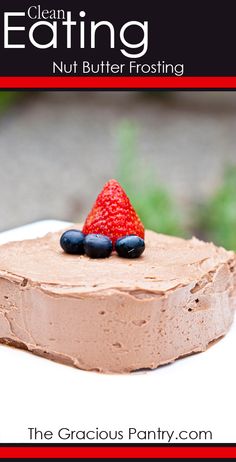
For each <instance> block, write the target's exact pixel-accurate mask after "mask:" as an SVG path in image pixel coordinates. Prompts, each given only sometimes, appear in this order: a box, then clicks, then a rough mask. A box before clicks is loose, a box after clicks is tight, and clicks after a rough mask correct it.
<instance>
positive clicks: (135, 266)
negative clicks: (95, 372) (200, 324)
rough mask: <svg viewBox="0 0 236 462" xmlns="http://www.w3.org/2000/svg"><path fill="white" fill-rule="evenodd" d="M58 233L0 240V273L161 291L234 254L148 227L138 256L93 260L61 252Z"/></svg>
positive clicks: (79, 285) (69, 289) (87, 288)
mask: <svg viewBox="0 0 236 462" xmlns="http://www.w3.org/2000/svg"><path fill="white" fill-rule="evenodd" d="M75 227H76V228H79V226H78V225H75ZM61 234H62V231H61V232H56V233H49V234H47V235H46V236H44V237H43V238H38V239H32V240H25V241H17V242H10V243H7V244H4V245H1V246H0V276H3V277H5V278H8V279H13V280H14V279H18V278H19V277H20V278H23V279H26V280H28V282H29V283H30V284H33V285H39V286H41V287H43V288H44V289H47V288H48V289H49V290H50V291H51V292H54V293H58V294H63V293H66V294H69V293H71V294H74V293H81V294H82V293H88V292H89V293H93V292H98V291H104V290H106V291H107V290H112V289H117V290H124V291H129V290H130V291H135V290H137V291H138V290H142V291H147V292H154V293H160V294H162V293H165V292H166V291H169V290H172V289H174V288H176V287H178V286H184V285H187V284H189V283H193V285H194V281H198V280H199V279H201V278H202V277H204V275H206V274H207V273H209V272H210V271H215V270H216V268H217V267H218V266H219V265H221V264H222V263H225V262H228V261H230V260H233V259H234V253H233V252H228V251H226V250H225V249H223V248H220V247H216V246H215V245H213V244H212V243H205V242H202V241H199V240H197V239H196V238H192V239H190V240H185V239H181V238H177V237H171V236H166V235H162V234H157V233H155V232H152V231H146V235H145V241H146V250H145V252H144V253H143V255H142V256H141V257H140V258H138V259H133V260H132V259H124V258H120V257H118V256H117V255H116V254H115V253H114V254H112V256H111V257H110V258H106V259H96V260H94V259H90V258H88V257H86V256H79V255H68V254H65V253H64V252H63V250H62V249H61V247H60V243H59V241H60V236H61ZM26 283H27V281H26Z"/></svg>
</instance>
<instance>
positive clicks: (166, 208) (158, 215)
mask: <svg viewBox="0 0 236 462" xmlns="http://www.w3.org/2000/svg"><path fill="white" fill-rule="evenodd" d="M119 148H120V157H119V164H118V176H117V177H118V180H119V181H120V183H121V185H122V186H123V188H124V189H125V191H126V192H127V194H128V196H129V198H130V200H131V202H132V204H133V206H134V208H135V210H136V211H137V213H138V215H139V217H140V218H141V220H142V222H143V223H144V226H145V227H146V228H148V229H152V230H153V231H158V232H159V233H165V234H170V235H175V236H184V235H185V234H186V233H185V232H184V229H183V226H182V224H181V217H180V212H179V210H178V208H177V206H176V204H175V203H174V201H173V200H172V197H171V195H170V194H169V192H168V190H167V189H166V188H164V187H163V186H162V185H161V184H159V182H158V181H157V178H156V175H154V174H153V171H152V166H149V165H147V163H146V162H144V161H143V162H142V161H141V159H140V158H139V156H138V148H137V130H136V127H135V126H134V125H132V124H131V123H129V122H123V124H122V125H121V126H120V130H119Z"/></svg>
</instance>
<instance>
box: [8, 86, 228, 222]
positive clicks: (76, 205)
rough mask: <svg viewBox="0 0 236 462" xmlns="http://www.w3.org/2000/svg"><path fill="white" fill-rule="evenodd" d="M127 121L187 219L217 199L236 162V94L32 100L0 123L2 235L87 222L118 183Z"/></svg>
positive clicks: (56, 95)
mask: <svg viewBox="0 0 236 462" xmlns="http://www.w3.org/2000/svg"><path fill="white" fill-rule="evenodd" d="M124 120H129V121H131V122H132V123H134V124H135V126H136V128H137V147H138V151H139V155H140V157H142V158H144V159H145V162H146V163H147V164H150V167H151V168H152V170H153V172H154V175H156V176H157V178H158V180H160V181H161V183H162V184H163V185H165V187H166V188H167V189H168V190H169V191H171V192H173V193H174V196H175V198H176V200H177V201H178V203H179V204H180V206H181V207H182V209H183V211H185V210H187V208H188V207H189V204H192V203H193V202H196V203H198V202H201V201H202V200H203V199H204V197H207V196H208V195H209V194H211V191H213V190H214V188H215V187H216V185H217V183H218V181H219V178H220V176H221V174H222V169H223V165H224V163H225V162H226V161H229V160H230V161H235V160H236V155H235V146H236V93H233V92H169V93H168V94H167V93H161V94H160V93H158V94H155V93H144V92H35V93H31V94H27V95H26V97H24V98H23V97H22V98H20V101H18V102H17V103H14V104H12V105H11V107H10V108H8V109H7V111H2V114H1V118H0V160H1V168H0V229H1V230H3V229H8V228H11V227H14V226H17V225H21V224H24V223H28V222H31V221H34V220H39V219H45V218H58V219H65V220H72V221H73V220H76V221H78V220H79V219H82V218H83V217H84V216H85V214H86V212H87V211H88V208H89V207H90V206H91V203H92V202H93V200H94V198H95V195H96V194H97V193H98V192H99V190H100V189H101V187H102V186H103V183H104V182H105V181H106V180H108V179H109V178H111V177H114V176H116V169H117V159H118V157H119V143H118V135H117V133H118V127H119V125H120V124H121V123H122V121H124Z"/></svg>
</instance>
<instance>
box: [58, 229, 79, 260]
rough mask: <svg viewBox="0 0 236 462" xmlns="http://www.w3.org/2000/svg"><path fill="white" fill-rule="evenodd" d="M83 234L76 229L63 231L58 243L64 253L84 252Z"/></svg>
mask: <svg viewBox="0 0 236 462" xmlns="http://www.w3.org/2000/svg"><path fill="white" fill-rule="evenodd" d="M84 237H85V236H84V234H83V233H82V232H81V231H79V230H77V229H69V230H68V231H65V232H64V233H63V234H62V236H61V239H60V245H61V247H62V248H63V250H64V251H65V252H66V253H70V254H74V255H83V254H84Z"/></svg>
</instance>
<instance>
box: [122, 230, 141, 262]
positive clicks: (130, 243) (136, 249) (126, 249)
mask: <svg viewBox="0 0 236 462" xmlns="http://www.w3.org/2000/svg"><path fill="white" fill-rule="evenodd" d="M115 249H116V251H117V253H118V255H119V257H123V258H138V257H140V255H141V254H142V253H143V251H144V249H145V242H144V240H143V239H142V238H141V237H138V236H134V235H130V236H124V237H121V238H120V239H117V241H116V245H115Z"/></svg>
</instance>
